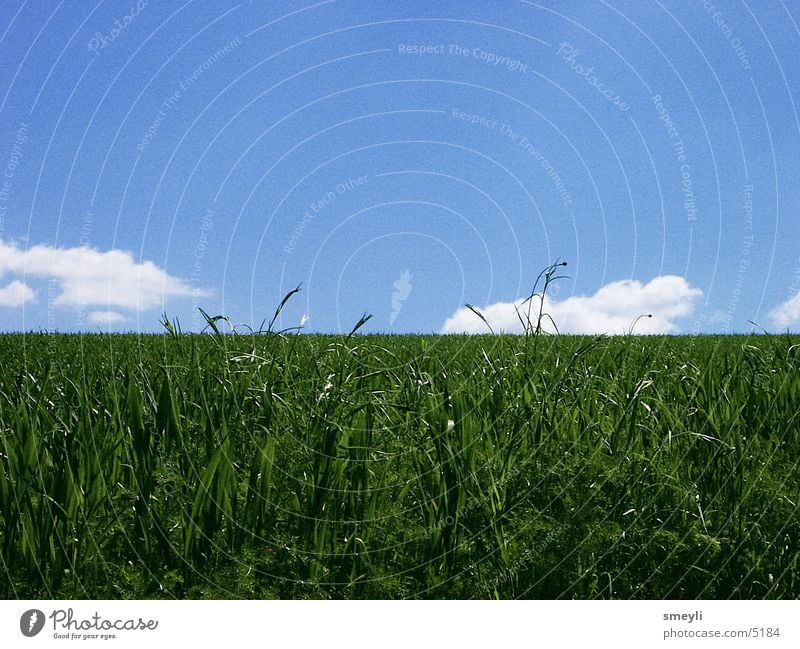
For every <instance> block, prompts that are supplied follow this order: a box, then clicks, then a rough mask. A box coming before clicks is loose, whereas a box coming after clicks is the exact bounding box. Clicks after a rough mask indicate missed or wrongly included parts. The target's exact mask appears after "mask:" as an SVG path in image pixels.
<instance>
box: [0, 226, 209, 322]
mask: <svg viewBox="0 0 800 649" xmlns="http://www.w3.org/2000/svg"><path fill="white" fill-rule="evenodd" d="M4 273H13V274H17V275H22V276H23V277H42V278H48V279H51V280H54V281H56V282H57V283H58V285H59V286H60V288H61V292H60V293H59V294H58V295H57V296H56V298H55V300H54V304H55V306H92V305H95V306H103V307H106V308H111V307H117V308H127V309H137V310H146V309H152V308H155V307H157V306H160V305H161V304H162V302H163V300H164V299H166V298H168V297H171V296H189V295H201V296H202V295H207V293H206V292H205V291H198V290H196V289H193V288H192V287H191V286H190V285H189V284H188V283H187V282H185V281H183V280H182V279H179V278H177V277H172V276H171V275H169V274H168V273H167V272H166V271H164V270H163V269H161V268H159V267H158V266H156V265H155V264H154V263H153V262H151V261H144V262H137V261H136V260H135V259H134V257H133V254H132V253H130V252H128V251H126V250H109V251H107V252H101V251H99V250H95V249H94V248H89V247H86V246H80V247H76V248H56V247H53V246H48V245H37V246H32V247H30V248H28V249H25V250H23V249H21V248H18V247H17V246H16V245H15V244H8V243H5V242H3V241H0V276H2V275H3V274H4ZM9 286H10V285H9ZM7 288H8V287H7Z"/></svg>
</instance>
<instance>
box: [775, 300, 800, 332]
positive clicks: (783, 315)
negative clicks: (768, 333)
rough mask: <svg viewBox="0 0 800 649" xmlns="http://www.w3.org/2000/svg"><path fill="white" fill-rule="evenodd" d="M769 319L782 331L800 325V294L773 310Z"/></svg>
mask: <svg viewBox="0 0 800 649" xmlns="http://www.w3.org/2000/svg"><path fill="white" fill-rule="evenodd" d="M769 317H770V319H771V320H772V322H773V323H775V325H776V326H778V327H780V328H781V329H786V328H787V327H790V326H792V325H795V326H797V325H800V292H798V293H796V294H795V295H794V297H790V298H789V299H788V300H786V301H785V302H781V303H780V304H779V305H778V306H776V307H775V308H774V309H772V311H770V312H769Z"/></svg>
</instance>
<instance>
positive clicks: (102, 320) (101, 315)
mask: <svg viewBox="0 0 800 649" xmlns="http://www.w3.org/2000/svg"><path fill="white" fill-rule="evenodd" d="M86 319H87V320H88V321H89V322H91V323H92V324H97V325H106V326H108V325H111V324H114V323H115V322H121V321H122V320H124V319H125V316H124V315H122V314H121V313H117V312H116V311H92V312H91V313H90V314H89V315H88V316H86Z"/></svg>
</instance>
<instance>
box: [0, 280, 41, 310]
mask: <svg viewBox="0 0 800 649" xmlns="http://www.w3.org/2000/svg"><path fill="white" fill-rule="evenodd" d="M35 297H36V296H35V294H34V292H33V289H32V288H31V287H30V286H28V285H27V284H23V283H22V282H20V281H18V280H14V281H13V282H11V283H10V284H8V285H7V286H4V287H3V288H0V306H10V307H16V306H22V305H23V304H25V302H30V301H31V300H33V299H34V298H35Z"/></svg>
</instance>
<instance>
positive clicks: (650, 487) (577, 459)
mask: <svg viewBox="0 0 800 649" xmlns="http://www.w3.org/2000/svg"><path fill="white" fill-rule="evenodd" d="M0 368H2V371H1V372H0V596H2V597H4V598H7V599H16V598H107V599H120V598H196V599H199V598H431V599H432V598H534V599H544V598H546V599H552V598H622V599H624V598H698V597H699V598H708V599H715V598H797V597H798V596H800V517H798V505H797V503H798V498H800V468H799V462H800V417H798V408H799V407H800V338H798V337H791V336H788V335H784V336H767V335H758V336H756V335H751V336H721V337H713V336H686V337H678V336H633V335H629V336H619V337H579V336H545V335H541V336H505V335H485V336H483V335H481V336H382V335H368V336H367V335H365V336H359V335H354V336H318V335H293V334H283V335H281V334H275V333H267V334H265V335H248V334H239V335H233V334H225V335H223V334H220V333H212V334H211V335H196V334H195V335H189V334H181V333H180V332H179V331H175V330H171V331H170V332H169V333H168V334H166V335H136V334H130V335H106V334H95V335H52V334H16V335H11V334H9V335H2V336H0Z"/></svg>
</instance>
